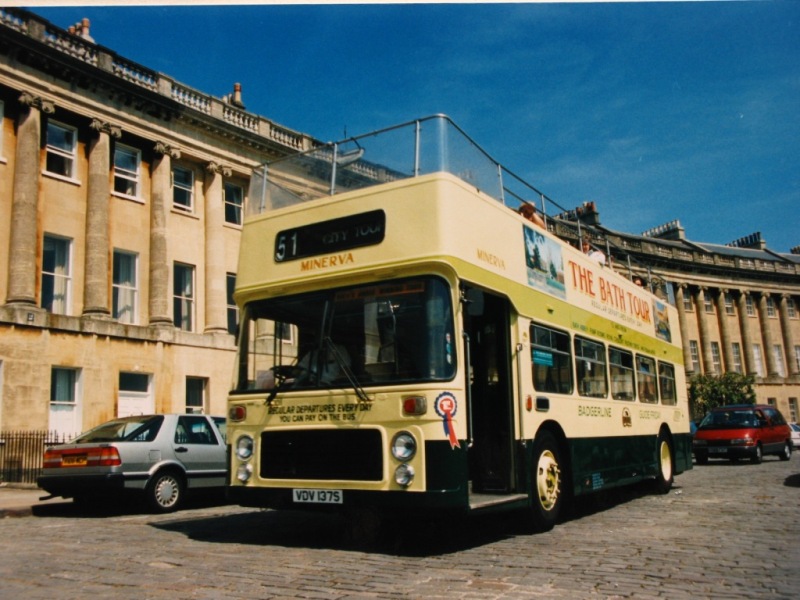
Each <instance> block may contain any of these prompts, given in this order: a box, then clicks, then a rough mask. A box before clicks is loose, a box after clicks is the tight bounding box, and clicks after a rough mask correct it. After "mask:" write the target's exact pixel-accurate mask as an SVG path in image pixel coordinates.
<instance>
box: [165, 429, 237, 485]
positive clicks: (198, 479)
mask: <svg viewBox="0 0 800 600" xmlns="http://www.w3.org/2000/svg"><path fill="white" fill-rule="evenodd" d="M174 450H175V458H176V459H177V460H178V461H180V462H181V463H182V464H183V466H184V469H185V470H186V475H187V485H188V486H189V487H219V486H223V485H225V481H226V477H225V473H226V466H227V465H226V456H225V445H224V443H223V440H222V439H221V436H220V435H219V433H218V432H217V430H216V427H215V426H214V424H213V423H212V422H211V421H210V420H209V418H208V417H206V416H205V415H181V416H180V417H178V422H177V425H176V427H175V438H174Z"/></svg>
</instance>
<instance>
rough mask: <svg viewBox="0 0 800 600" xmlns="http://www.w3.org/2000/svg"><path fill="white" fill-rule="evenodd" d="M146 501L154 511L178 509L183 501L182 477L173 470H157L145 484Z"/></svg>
mask: <svg viewBox="0 0 800 600" xmlns="http://www.w3.org/2000/svg"><path fill="white" fill-rule="evenodd" d="M146 493H147V503H148V504H149V506H150V508H152V509H153V510H154V511H156V512H161V513H167V512H172V511H174V510H178V507H179V506H180V505H181V503H182V502H183V493H184V483H183V478H182V477H181V476H180V475H179V474H178V473H176V472H175V471H171V470H170V471H159V472H158V473H156V474H155V475H154V476H153V478H152V479H151V480H150V483H148V484H147V490H146Z"/></svg>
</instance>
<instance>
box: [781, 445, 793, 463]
mask: <svg viewBox="0 0 800 600" xmlns="http://www.w3.org/2000/svg"><path fill="white" fill-rule="evenodd" d="M780 457H781V460H789V459H790V458H792V444H791V442H786V443H785V444H784V445H783V452H781V453H780Z"/></svg>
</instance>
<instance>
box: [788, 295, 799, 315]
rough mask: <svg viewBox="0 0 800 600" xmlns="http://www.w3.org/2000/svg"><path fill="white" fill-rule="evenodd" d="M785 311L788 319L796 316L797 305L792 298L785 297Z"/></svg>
mask: <svg viewBox="0 0 800 600" xmlns="http://www.w3.org/2000/svg"><path fill="white" fill-rule="evenodd" d="M786 312H787V314H788V315H789V318H790V319H796V318H797V305H796V304H795V303H794V298H787V299H786Z"/></svg>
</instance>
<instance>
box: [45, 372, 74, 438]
mask: <svg viewBox="0 0 800 600" xmlns="http://www.w3.org/2000/svg"><path fill="white" fill-rule="evenodd" d="M79 375H80V371H78V369H66V368H62V367H53V368H52V370H51V371H50V424H49V427H50V429H51V430H53V431H55V432H56V433H57V434H58V435H59V436H72V435H75V434H77V433H80V431H81V423H80V413H79V411H78V396H79V392H78V389H79V388H78V385H79V381H80V376H79Z"/></svg>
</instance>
